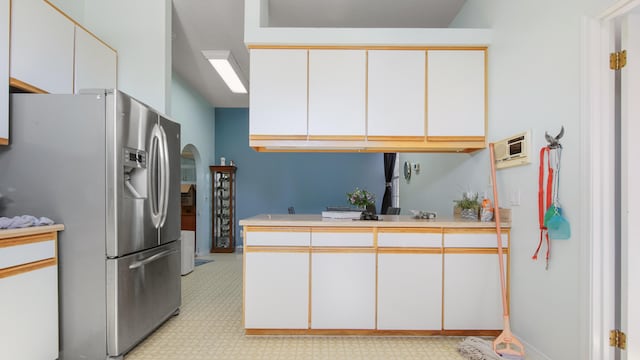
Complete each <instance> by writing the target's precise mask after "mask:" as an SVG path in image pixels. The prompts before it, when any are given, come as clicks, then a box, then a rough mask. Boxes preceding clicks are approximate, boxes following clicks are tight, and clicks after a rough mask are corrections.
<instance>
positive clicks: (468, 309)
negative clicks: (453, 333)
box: [443, 254, 508, 330]
mask: <svg viewBox="0 0 640 360" xmlns="http://www.w3.org/2000/svg"><path fill="white" fill-rule="evenodd" d="M504 264H505V274H506V264H507V255H504ZM498 269H499V265H498V255H497V254H445V255H444V324H443V328H444V329H445V330H467V329H468V330H471V329H474V330H499V329H502V320H503V319H502V297H501V296H502V295H501V292H500V273H499V271H498ZM507 283H508V281H507Z"/></svg>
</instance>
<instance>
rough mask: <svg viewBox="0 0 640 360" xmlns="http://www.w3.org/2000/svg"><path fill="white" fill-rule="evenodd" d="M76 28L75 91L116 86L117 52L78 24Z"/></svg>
mask: <svg viewBox="0 0 640 360" xmlns="http://www.w3.org/2000/svg"><path fill="white" fill-rule="evenodd" d="M75 29H76V37H75V42H76V44H75V45H76V46H75V84H74V91H75V92H76V93H77V92H79V90H82V89H96V88H104V89H114V88H116V78H117V71H116V69H117V54H116V52H115V51H114V50H113V49H111V48H110V47H108V46H107V45H105V44H103V43H102V42H101V41H100V40H98V39H97V38H95V37H94V36H93V35H91V34H90V33H89V32H87V31H86V30H84V29H83V28H81V27H79V26H76V27H75Z"/></svg>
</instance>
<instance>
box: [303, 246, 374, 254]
mask: <svg viewBox="0 0 640 360" xmlns="http://www.w3.org/2000/svg"><path fill="white" fill-rule="evenodd" d="M311 252H312V253H313V254H323V253H325V254H326V253H330V254H353V253H366V254H375V253H376V249H375V248H373V247H371V248H364V247H362V248H359V247H322V248H317V247H312V248H311Z"/></svg>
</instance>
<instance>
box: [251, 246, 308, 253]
mask: <svg viewBox="0 0 640 360" xmlns="http://www.w3.org/2000/svg"><path fill="white" fill-rule="evenodd" d="M244 251H245V252H248V253H250V252H254V253H258V252H260V253H265V252H266V253H309V252H310V249H309V247H295V246H247V247H245V250H244Z"/></svg>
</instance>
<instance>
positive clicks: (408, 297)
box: [377, 253, 442, 330]
mask: <svg viewBox="0 0 640 360" xmlns="http://www.w3.org/2000/svg"><path fill="white" fill-rule="evenodd" d="M377 328H378V329H380V330H440V329H441V328H442V254H394V253H380V254H378V326H377Z"/></svg>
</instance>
